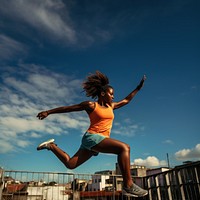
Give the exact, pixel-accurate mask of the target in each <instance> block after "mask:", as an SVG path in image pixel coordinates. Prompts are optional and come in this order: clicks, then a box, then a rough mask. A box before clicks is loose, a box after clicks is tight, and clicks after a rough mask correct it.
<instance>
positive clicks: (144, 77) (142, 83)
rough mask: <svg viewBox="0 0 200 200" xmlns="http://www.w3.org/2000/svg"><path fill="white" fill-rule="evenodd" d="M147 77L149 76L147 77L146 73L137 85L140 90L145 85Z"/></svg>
mask: <svg viewBox="0 0 200 200" xmlns="http://www.w3.org/2000/svg"><path fill="white" fill-rule="evenodd" d="M146 79H147V77H146V75H144V76H143V77H142V80H141V81H140V84H139V85H138V86H137V89H138V90H140V89H141V88H142V87H143V85H144V81H145V80H146Z"/></svg>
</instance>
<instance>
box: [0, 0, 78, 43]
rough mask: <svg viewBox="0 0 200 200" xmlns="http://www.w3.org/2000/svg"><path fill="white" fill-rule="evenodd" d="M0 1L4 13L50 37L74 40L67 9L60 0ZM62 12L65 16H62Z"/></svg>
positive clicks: (71, 41)
mask: <svg viewBox="0 0 200 200" xmlns="http://www.w3.org/2000/svg"><path fill="white" fill-rule="evenodd" d="M1 3H2V6H1V9H0V10H1V12H3V13H4V14H5V15H7V16H9V17H11V18H13V19H19V20H21V21H23V22H26V23H27V24H29V25H30V26H32V27H33V28H35V29H37V30H39V31H40V32H44V33H46V34H48V35H49V36H51V37H52V38H53V37H56V38H57V39H59V38H63V39H64V40H67V41H68V42H70V43H74V42H76V32H75V31H74V28H73V25H72V22H71V20H70V18H69V16H68V14H69V13H68V9H67V7H66V6H65V4H64V3H63V2H62V1H61V0H46V1H40V0H34V1H26V0H20V1H6V0H5V1H2V2H1ZM8 10H9V12H8ZM62 14H64V16H65V17H62Z"/></svg>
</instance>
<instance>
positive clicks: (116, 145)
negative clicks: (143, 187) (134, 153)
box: [92, 138, 133, 187]
mask: <svg viewBox="0 0 200 200" xmlns="http://www.w3.org/2000/svg"><path fill="white" fill-rule="evenodd" d="M92 149H93V150H95V151H98V152H101V153H112V154H116V155H117V160H118V164H119V167H120V170H121V173H122V177H123V180H124V186H125V187H130V186H131V185H132V184H133V181H132V177H131V173H130V147H129V145H128V144H126V143H123V142H121V141H118V140H115V139H112V138H106V139H104V140H103V141H101V142H100V143H99V144H97V145H96V146H94V147H93V148H92Z"/></svg>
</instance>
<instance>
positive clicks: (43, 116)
mask: <svg viewBox="0 0 200 200" xmlns="http://www.w3.org/2000/svg"><path fill="white" fill-rule="evenodd" d="M47 116H48V112H47V111H42V112H40V113H38V115H37V117H38V119H40V120H42V119H44V118H46V117H47Z"/></svg>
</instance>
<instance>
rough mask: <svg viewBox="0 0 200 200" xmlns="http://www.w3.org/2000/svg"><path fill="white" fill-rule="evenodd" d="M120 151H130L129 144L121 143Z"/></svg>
mask: <svg viewBox="0 0 200 200" xmlns="http://www.w3.org/2000/svg"><path fill="white" fill-rule="evenodd" d="M121 151H123V152H124V151H126V152H130V146H129V145H128V144H126V143H123V145H122V146H121Z"/></svg>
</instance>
